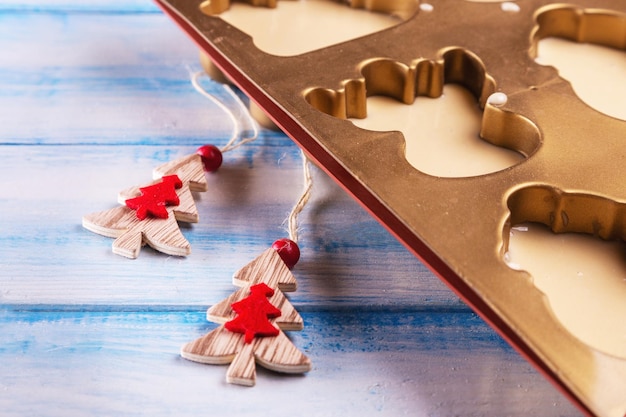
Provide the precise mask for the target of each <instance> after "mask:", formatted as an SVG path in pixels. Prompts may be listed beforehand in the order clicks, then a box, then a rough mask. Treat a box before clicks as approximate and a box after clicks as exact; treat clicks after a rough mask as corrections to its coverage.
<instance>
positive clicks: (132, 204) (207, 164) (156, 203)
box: [82, 73, 259, 259]
mask: <svg viewBox="0 0 626 417" xmlns="http://www.w3.org/2000/svg"><path fill="white" fill-rule="evenodd" d="M200 75H201V73H197V74H194V76H193V77H192V79H191V82H192V85H193V86H194V88H195V89H196V90H197V91H198V92H199V93H200V94H202V95H203V96H205V97H206V98H208V99H209V100H211V101H212V102H213V103H214V104H215V105H217V106H218V107H219V108H221V109H222V110H223V111H224V112H225V113H226V115H227V116H228V117H229V118H230V119H231V120H232V122H233V133H232V135H231V137H230V139H229V140H228V142H227V143H226V145H224V147H222V148H221V149H220V148H217V147H216V146H213V145H204V146H201V147H200V148H198V150H197V151H196V153H195V154H191V155H186V156H183V157H181V158H178V159H176V160H174V161H170V162H167V163H165V164H162V165H160V166H158V167H157V168H155V169H154V171H153V178H154V179H155V180H161V181H155V182H153V183H151V184H148V185H146V186H143V187H132V188H129V189H127V190H124V191H122V192H121V193H120V194H119V196H118V201H119V203H120V204H122V206H121V207H115V208H112V209H109V210H105V211H99V212H96V213H91V214H88V215H86V216H83V221H82V224H83V227H85V228H86V229H87V230H90V231H92V232H94V233H97V234H100V235H103V236H107V237H112V238H115V240H114V241H113V253H115V254H118V255H121V256H124V257H126V258H131V259H134V258H136V257H137V256H139V252H140V250H141V247H142V246H143V245H146V244H147V245H149V246H151V247H152V248H154V249H156V250H157V251H159V252H163V253H165V254H168V255H175V256H187V255H189V254H190V253H191V245H190V244H189V242H188V241H187V239H186V238H185V237H184V236H183V234H182V233H181V231H180V228H179V226H178V222H186V223H197V222H198V220H199V219H198V210H197V209H196V206H195V202H194V200H193V195H192V192H204V191H207V188H208V187H207V181H206V178H205V174H204V173H205V171H206V172H214V171H217V169H218V168H219V167H220V166H221V164H222V153H224V152H228V151H231V150H233V149H236V148H238V147H239V146H241V145H244V144H246V143H249V142H252V141H254V140H256V138H257V137H258V133H259V132H258V128H257V126H256V124H255V123H254V121H252V119H250V121H251V127H252V135H251V136H245V137H240V133H241V132H240V127H239V124H238V121H237V119H236V118H235V116H234V114H233V113H232V112H231V111H230V110H229V109H228V108H227V107H226V106H225V105H224V104H223V103H222V102H220V100H218V99H217V98H216V97H214V96H213V95H211V94H210V93H208V92H207V91H205V90H204V89H203V88H202V87H201V86H200V84H199V82H198V77H199V76H200ZM224 89H225V90H226V92H227V93H228V94H229V95H230V96H231V98H232V99H233V101H234V102H235V103H236V104H237V106H238V107H239V108H240V109H243V110H245V105H244V104H243V103H242V101H241V100H240V99H239V98H238V97H237V95H236V94H235V92H234V91H233V90H232V89H231V88H230V87H228V86H227V85H224ZM244 113H245V114H247V113H246V112H244ZM248 117H249V118H250V116H249V115H248ZM174 175H175V176H177V177H178V179H179V180H180V182H181V184H180V186H178V187H176V189H177V190H176V196H177V198H171V197H173V196H172V194H171V192H172V190H167V189H166V190H165V192H164V193H162V194H161V193H158V192H155V193H153V192H154V191H155V190H156V189H158V188H160V187H165V185H163V186H162V185H159V184H160V182H162V179H163V178H166V177H169V176H174ZM168 181H169V180H168ZM168 192H169V194H168ZM151 193H152V194H151Z"/></svg>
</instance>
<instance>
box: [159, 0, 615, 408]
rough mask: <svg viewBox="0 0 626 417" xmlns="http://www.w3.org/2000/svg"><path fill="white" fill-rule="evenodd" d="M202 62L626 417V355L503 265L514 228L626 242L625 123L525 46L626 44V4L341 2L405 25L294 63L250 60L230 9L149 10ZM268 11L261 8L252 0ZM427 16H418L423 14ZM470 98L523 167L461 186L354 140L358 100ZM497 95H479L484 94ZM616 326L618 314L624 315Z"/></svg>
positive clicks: (514, 340) (426, 257) (452, 280)
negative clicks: (166, 20) (447, 90)
mask: <svg viewBox="0 0 626 417" xmlns="http://www.w3.org/2000/svg"><path fill="white" fill-rule="evenodd" d="M157 3H158V4H159V5H160V7H161V8H162V9H163V10H164V11H165V12H166V13H167V14H168V15H169V16H170V17H171V18H172V19H173V20H174V21H175V22H176V23H177V24H178V25H180V27H181V28H182V29H183V30H184V31H185V32H187V34H188V35H190V36H191V37H192V38H193V39H194V40H195V42H196V43H197V44H198V46H199V47H200V48H201V49H202V50H203V51H204V52H206V54H208V56H209V58H210V60H211V61H212V62H213V64H215V65H216V66H217V67H218V68H219V69H220V70H221V71H222V72H223V73H224V74H226V75H227V77H228V78H230V79H231V80H232V81H233V82H234V83H235V84H236V85H237V86H239V87H240V88H241V89H242V90H243V91H244V92H245V94H247V95H248V96H249V97H250V98H251V100H252V101H254V102H255V103H256V105H258V107H259V108H261V109H262V110H263V111H264V112H265V113H266V114H267V115H268V116H269V117H270V118H271V119H272V121H273V122H274V123H276V125H277V126H279V127H280V128H281V129H282V130H283V131H284V132H285V133H286V134H287V135H289V136H290V137H291V138H292V139H293V140H294V141H295V142H296V143H297V144H298V145H299V146H300V147H301V148H302V149H304V150H305V152H306V153H307V154H308V155H309V157H311V158H312V159H313V160H315V161H316V163H317V164H318V165H319V166H320V167H322V168H323V169H324V170H325V171H326V172H327V173H328V174H329V175H331V176H332V177H333V178H334V179H335V180H336V181H337V182H338V183H339V184H341V185H342V186H343V187H344V188H345V189H346V190H347V191H348V192H349V193H351V194H352V195H353V196H354V197H355V198H356V199H357V200H358V201H359V202H360V203H362V204H363V206H365V207H366V208H367V209H368V210H369V211H370V212H371V214H372V215H373V216H374V217H376V218H377V219H378V220H379V221H380V222H381V223H382V224H383V225H385V226H386V227H387V228H388V229H389V230H390V231H391V232H392V233H393V234H394V235H395V236H396V237H397V239H398V240H399V241H401V242H402V243H403V244H404V245H406V246H407V247H408V248H409V249H410V250H411V251H412V252H413V253H414V254H415V255H416V256H418V257H419V258H420V259H421V260H422V261H423V262H424V263H425V264H426V265H428V266H429V267H430V268H431V269H432V270H433V271H434V272H435V273H436V274H437V275H438V276H439V277H440V278H441V279H443V280H444V281H445V282H446V283H447V284H449V286H450V287H451V288H453V289H454V291H455V292H456V293H457V294H458V295H459V296H460V297H461V298H463V299H464V301H465V302H466V303H468V304H469V305H470V306H471V307H472V308H473V309H474V310H475V311H476V312H477V313H478V314H480V315H481V317H483V319H485V320H486V321H487V322H488V323H490V324H491V325H492V326H493V327H494V328H495V329H496V330H498V331H499V333H500V334H501V335H502V336H503V337H504V338H505V339H506V340H507V341H508V342H509V343H510V344H511V345H513V346H514V347H515V348H516V349H517V350H518V351H519V352H520V353H521V354H522V355H523V356H525V357H526V358H527V359H528V360H529V361H530V362H532V363H533V364H534V365H535V366H536V367H537V368H538V369H539V370H540V371H541V372H543V373H544V374H545V375H546V377H547V378H548V379H549V380H551V381H552V382H553V383H554V384H555V385H556V386H557V387H558V388H560V389H561V391H562V392H563V393H564V394H565V395H566V396H568V397H569V398H570V399H571V400H572V401H573V402H574V403H575V404H576V405H578V406H579V408H580V409H581V410H582V411H583V412H585V413H587V414H589V415H602V416H612V417H613V416H619V417H621V416H624V415H626V359H625V358H620V357H615V356H611V355H609V354H605V353H602V352H599V351H597V350H595V349H594V348H592V347H590V346H588V345H586V344H585V343H583V342H581V341H580V340H579V339H577V338H576V337H575V336H573V335H572V334H571V333H570V332H569V331H567V330H566V329H565V328H564V327H563V326H562V325H561V324H560V323H559V321H558V320H557V319H556V318H555V317H554V315H553V313H552V311H551V310H550V307H549V305H548V303H547V302H546V298H545V296H544V295H543V294H542V293H541V292H540V290H538V289H537V288H536V287H535V286H534V285H533V281H532V277H531V276H530V275H529V274H528V273H527V272H525V271H519V270H514V269H511V268H510V267H509V266H507V264H506V262H505V261H504V253H505V252H506V250H507V245H508V236H509V230H510V228H511V225H515V224H518V223H521V222H526V221H528V222H539V223H543V224H545V225H547V226H549V227H550V228H551V229H552V230H553V231H554V232H556V233H561V232H581V233H588V234H592V235H596V236H599V237H601V238H603V239H622V240H624V239H626V187H625V186H624V185H625V182H626V122H624V121H621V120H618V119H615V118H611V117H608V116H606V115H603V114H601V113H599V112H597V111H594V110H592V109H591V108H590V107H588V106H587V105H585V104H584V103H583V102H582V101H581V100H580V99H578V97H577V96H576V94H575V93H574V91H573V89H572V87H571V85H570V84H569V83H568V82H567V81H565V80H564V79H562V78H560V77H559V75H558V72H557V71H556V69H554V68H553V67H547V66H541V65H539V64H537V63H535V61H534V59H533V57H534V56H535V54H536V45H537V42H538V41H539V40H540V39H542V38H546V37H550V36H552V37H561V38H566V39H570V40H574V41H577V42H588V43H595V44H600V45H605V46H610V47H614V48H619V49H626V3H624V2H623V1H621V0H584V1H583V0H580V4H569V5H568V4H563V3H554V2H552V1H547V0H519V1H517V2H516V3H514V5H517V6H519V7H518V8H519V10H517V8H515V9H514V11H513V12H511V13H502V10H501V9H500V7H494V4H493V3H491V4H490V3H470V2H465V1H460V0H438V1H437V2H435V3H434V8H433V9H432V11H431V10H428V9H427V8H425V7H422V8H421V9H420V7H419V3H418V1H402V0H400V1H391V0H389V1H386V0H372V1H371V2H365V3H363V2H352V4H351V7H357V8H366V9H368V10H372V11H380V12H385V13H393V12H395V11H400V12H402V13H404V14H406V15H407V17H408V18H407V19H406V20H405V21H404V22H402V23H400V24H398V25H396V26H394V27H391V28H389V29H386V30H383V31H380V32H377V33H373V34H371V35H367V36H364V37H361V38H358V39H355V40H351V41H347V42H343V43H340V44H337V45H333V46H329V47H326V48H323V49H319V50H316V51H312V52H308V53H305V54H302V55H297V56H290V57H282V56H281V57H279V56H274V55H270V54H267V53H265V52H263V51H261V50H259V49H258V48H257V47H256V46H255V45H254V43H253V40H252V38H251V37H250V36H248V35H246V34H245V33H244V32H242V31H241V30H239V29H237V28H235V27H233V26H231V25H230V24H228V23H227V22H225V21H224V20H222V19H221V18H220V17H219V15H218V13H220V12H221V11H223V10H225V9H227V8H228V7H229V3H228V0H210V1H203V0H157ZM252 4H253V5H255V6H267V7H274V6H275V5H276V3H275V1H272V0H267V1H264V0H252ZM426 10H427V11H426ZM446 83H460V84H462V85H463V86H465V87H466V88H468V89H469V90H470V91H471V92H472V93H473V95H474V96H475V97H476V100H477V101H478V103H479V104H480V106H481V107H482V108H483V120H482V128H481V137H482V138H483V139H484V140H486V141H488V142H491V143H493V144H495V145H498V146H502V147H506V148H510V149H513V150H515V151H517V152H519V153H521V154H522V155H524V156H525V159H524V160H523V161H522V162H520V163H518V164H516V165H514V166H512V167H510V168H508V169H504V170H502V171H499V172H494V173H490V174H486V175H480V176H475V177H463V178H442V177H435V176H431V175H427V174H425V173H422V172H420V171H419V170H417V169H415V168H414V167H413V166H411V165H410V164H409V163H408V162H407V161H406V159H405V157H404V146H405V142H404V138H403V136H402V134H401V133H399V132H373V131H365V130H362V129H359V128H357V127H356V126H354V125H353V124H352V123H351V122H350V121H347V120H345V119H346V118H348V117H357V118H362V117H365V116H366V98H367V97H368V96H371V95H387V96H391V97H394V98H396V99H397V100H400V101H402V102H404V103H407V104H409V103H412V102H413V100H414V99H415V97H416V96H418V95H425V96H429V97H438V96H440V95H441V94H442V90H443V86H444V84H446ZM496 92H502V93H504V94H506V100H505V101H501V102H496V101H493V100H491V99H490V97H492V94H493V93H496ZM625 302H626V300H625ZM624 319H625V320H626V317H625V318H624Z"/></svg>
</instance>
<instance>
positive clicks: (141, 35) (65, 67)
mask: <svg viewBox="0 0 626 417" xmlns="http://www.w3.org/2000/svg"><path fill="white" fill-rule="evenodd" d="M0 50H1V51H2V63H1V65H0V115H2V116H0V117H1V120H2V122H3V129H2V132H0V143H8V144H17V143H24V144H31V145H32V144H51V143H63V144H70V143H97V144H103V143H107V144H123V143H134V144H146V143H147V144H158V143H168V144H169V143H173V142H176V143H179V144H181V143H185V141H186V143H194V142H190V141H192V140H194V139H195V138H200V137H206V136H207V133H208V132H210V133H211V135H212V136H217V137H223V138H228V137H230V135H231V133H232V129H233V126H232V125H231V120H230V118H229V117H228V116H227V115H225V114H224V112H222V111H220V110H219V109H218V108H217V107H216V106H215V105H214V104H212V103H211V102H210V101H209V100H207V99H206V98H204V97H202V96H201V95H200V94H198V93H197V92H196V91H195V90H194V89H193V87H192V85H191V82H190V77H191V74H192V73H195V72H197V71H199V70H201V66H200V63H199V61H198V52H197V49H196V48H195V47H194V46H193V44H192V43H191V41H189V40H188V39H187V38H186V37H185V36H184V35H183V34H182V33H181V32H180V31H179V30H178V29H177V28H176V27H175V25H174V24H173V23H172V22H170V21H168V20H167V18H166V17H165V16H163V15H161V14H137V15H136V14H129V15H125V14H122V15H115V16H108V15H100V14H86V15H85V14H47V13H43V14H12V13H7V14H3V13H0ZM204 81H205V82H204V85H205V86H206V87H207V89H209V90H210V91H211V92H212V93H213V94H214V95H216V96H218V97H219V98H221V99H223V100H226V99H227V97H228V95H227V93H226V92H225V91H224V90H223V87H222V86H221V85H219V84H217V83H212V82H209V81H207V80H204ZM192 138H193V139H192Z"/></svg>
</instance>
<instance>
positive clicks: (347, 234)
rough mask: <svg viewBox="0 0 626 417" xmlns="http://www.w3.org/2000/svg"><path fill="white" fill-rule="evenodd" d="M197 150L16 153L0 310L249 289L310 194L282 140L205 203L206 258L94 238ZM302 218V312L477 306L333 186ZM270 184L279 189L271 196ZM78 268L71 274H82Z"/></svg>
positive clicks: (191, 236) (237, 157) (201, 238)
mask: <svg viewBox="0 0 626 417" xmlns="http://www.w3.org/2000/svg"><path fill="white" fill-rule="evenodd" d="M194 149H195V148H194V147H178V146H171V147H158V146H157V147H154V146H139V147H135V146H111V147H109V146H2V147H0V155H2V159H3V161H4V163H3V164H2V165H1V166H0V177H2V178H11V179H12V180H11V181H7V182H6V183H5V184H4V185H3V195H2V213H3V215H2V216H0V230H2V233H0V245H1V246H2V247H3V250H2V252H1V253H0V288H1V289H2V293H0V300H1V301H2V302H3V303H5V304H6V303H8V304H16V303H26V304H37V303H43V304H55V303H59V304H98V305H101V304H115V305H120V304H133V305H136V304H140V305H149V304H172V305H179V304H183V305H189V304H193V305H200V306H208V305H210V304H213V303H214V302H217V301H219V300H221V299H222V298H224V295H225V294H228V293H230V292H231V291H233V290H234V289H235V287H234V286H233V285H232V283H231V276H232V274H233V273H234V272H235V271H236V270H238V269H239V268H241V267H242V266H244V265H245V264H247V263H248V262H250V261H251V260H252V259H254V258H255V257H257V256H258V255H260V254H261V253H262V252H263V251H264V250H265V249H267V248H268V247H269V246H270V245H271V243H272V242H273V241H274V240H276V239H278V238H281V237H284V236H286V229H285V227H284V226H283V225H282V223H283V222H284V221H285V219H286V217H287V214H288V212H289V210H290V209H291V207H292V205H293V204H294V203H295V201H296V200H297V198H298V196H299V193H300V191H301V187H302V179H301V174H300V169H301V165H300V164H301V161H300V155H299V151H298V149H297V147H296V146H295V145H293V144H292V143H291V142H290V141H289V140H288V139H287V138H285V137H284V136H281V135H269V136H268V137H267V138H262V139H259V141H258V142H256V143H254V144H250V145H246V146H245V147H243V148H239V149H237V150H236V151H233V152H231V153H226V154H225V162H224V165H223V166H222V168H221V169H220V170H219V171H218V172H217V173H215V174H210V175H207V180H208V183H209V190H208V191H207V192H206V193H201V194H198V195H197V197H199V200H197V205H198V211H199V216H200V222H199V223H197V224H193V225H191V226H189V227H184V228H183V234H184V235H185V236H186V237H187V239H188V240H189V241H190V243H191V246H192V253H191V255H190V256H188V257H187V258H177V257H169V256H165V255H163V254H159V253H156V252H154V251H152V250H150V249H148V248H145V249H143V250H142V252H141V254H140V255H139V258H138V259H136V260H132V261H131V260H127V259H124V258H121V257H119V256H117V255H113V254H112V253H111V244H112V239H110V238H105V237H102V236H99V235H96V234H93V233H91V232H88V231H87V230H85V229H83V228H82V227H81V218H82V216H83V215H84V214H87V213H90V212H95V211H100V210H106V209H108V208H112V207H116V206H117V205H118V203H117V201H116V199H117V194H118V192H119V191H121V190H123V189H126V188H128V187H130V186H133V185H139V184H144V183H146V182H148V181H149V180H150V178H151V172H152V169H153V167H155V166H157V165H159V164H161V163H163V162H165V161H166V160H172V159H174V158H177V157H180V156H183V155H185V154H187V153H191V152H193V151H194ZM314 180H315V183H314V186H313V195H312V198H311V201H310V203H309V205H308V206H307V207H306V208H305V211H304V212H303V213H302V215H301V217H300V224H301V229H302V230H301V232H300V239H301V240H300V246H301V249H302V260H301V261H300V263H299V264H298V265H296V267H295V268H294V274H295V275H296V277H297V278H298V286H299V288H298V291H296V292H295V293H294V294H293V298H292V300H294V302H296V303H298V304H299V305H300V306H303V305H307V306H309V305H310V306H318V305H324V306H329V305H338V306H353V305H358V304H370V305H390V306H397V305H400V306H412V307H415V308H426V309H432V308H455V309H456V308H461V309H464V308H465V307H464V306H463V305H462V304H461V303H460V301H459V300H458V299H457V298H456V296H454V295H453V294H452V293H451V292H449V291H448V290H447V288H445V286H444V285H443V284H441V283H440V281H439V280H438V279H437V278H435V277H434V276H433V275H432V274H431V273H430V272H428V271H427V270H426V269H425V267H424V266H423V265H422V264H420V263H419V262H418V261H417V260H416V259H415V258H414V257H413V256H412V255H411V254H409V253H408V252H407V251H406V250H405V249H404V248H403V247H402V246H400V244H398V243H397V242H396V241H395V239H393V238H392V237H391V236H390V235H389V234H388V233H387V232H386V231H385V230H384V229H383V228H382V227H381V226H380V225H379V224H378V223H376V222H375V221H374V220H372V219H371V217H370V216H369V215H368V214H367V213H366V212H365V211H364V210H363V209H361V208H360V207H359V206H358V205H357V204H356V203H354V202H353V201H352V200H351V199H350V198H349V197H348V196H347V195H346V194H345V193H344V192H343V191H342V190H341V189H339V188H338V187H337V186H336V185H335V184H334V183H333V182H331V181H330V180H329V179H328V178H327V177H326V176H325V174H323V173H321V172H320V171H318V170H314ZM267 184H272V185H271V186H270V187H269V188H268V186H267ZM68 265H71V268H68Z"/></svg>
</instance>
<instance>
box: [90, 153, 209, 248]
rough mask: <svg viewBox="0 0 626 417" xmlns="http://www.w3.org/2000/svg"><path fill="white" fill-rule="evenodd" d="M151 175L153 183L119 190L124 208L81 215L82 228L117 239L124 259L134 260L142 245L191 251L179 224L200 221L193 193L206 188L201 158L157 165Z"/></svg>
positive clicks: (195, 157)
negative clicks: (153, 179)
mask: <svg viewBox="0 0 626 417" xmlns="http://www.w3.org/2000/svg"><path fill="white" fill-rule="evenodd" d="M153 177H154V178H155V179H156V180H155V181H154V182H152V183H151V184H148V185H146V186H142V187H132V188H129V189H127V190H124V191H122V192H120V194H119V196H118V201H119V202H120V204H123V205H122V206H120V207H115V208H112V209H109V210H105V211H100V212H97V213H91V214H88V215H86V216H84V217H83V227H85V228H86V229H87V230H90V231H92V232H94V233H97V234H99V235H103V236H107V237H113V238H115V240H114V241H113V253H115V254H117V255H121V256H124V257H126V258H132V259H134V258H136V257H137V256H138V255H139V251H140V250H141V247H142V246H143V245H146V244H147V245H149V246H151V247H152V248H154V249H156V250H157V251H159V252H163V253H166V254H168V255H175V256H186V255H189V253H191V246H190V244H189V242H188V241H187V239H186V238H185V237H184V236H183V234H182V233H181V231H180V228H179V226H178V222H179V221H181V222H188V223H196V222H198V210H197V209H196V205H195V202H194V200H193V195H192V193H191V192H192V191H195V192H203V191H206V190H207V182H206V178H205V176H204V169H203V161H202V157H201V156H200V155H199V154H193V155H187V156H184V157H182V158H178V159H176V160H175V161H171V162H168V163H166V164H163V165H160V166H159V167H157V168H156V169H155V170H154V172H153Z"/></svg>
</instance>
